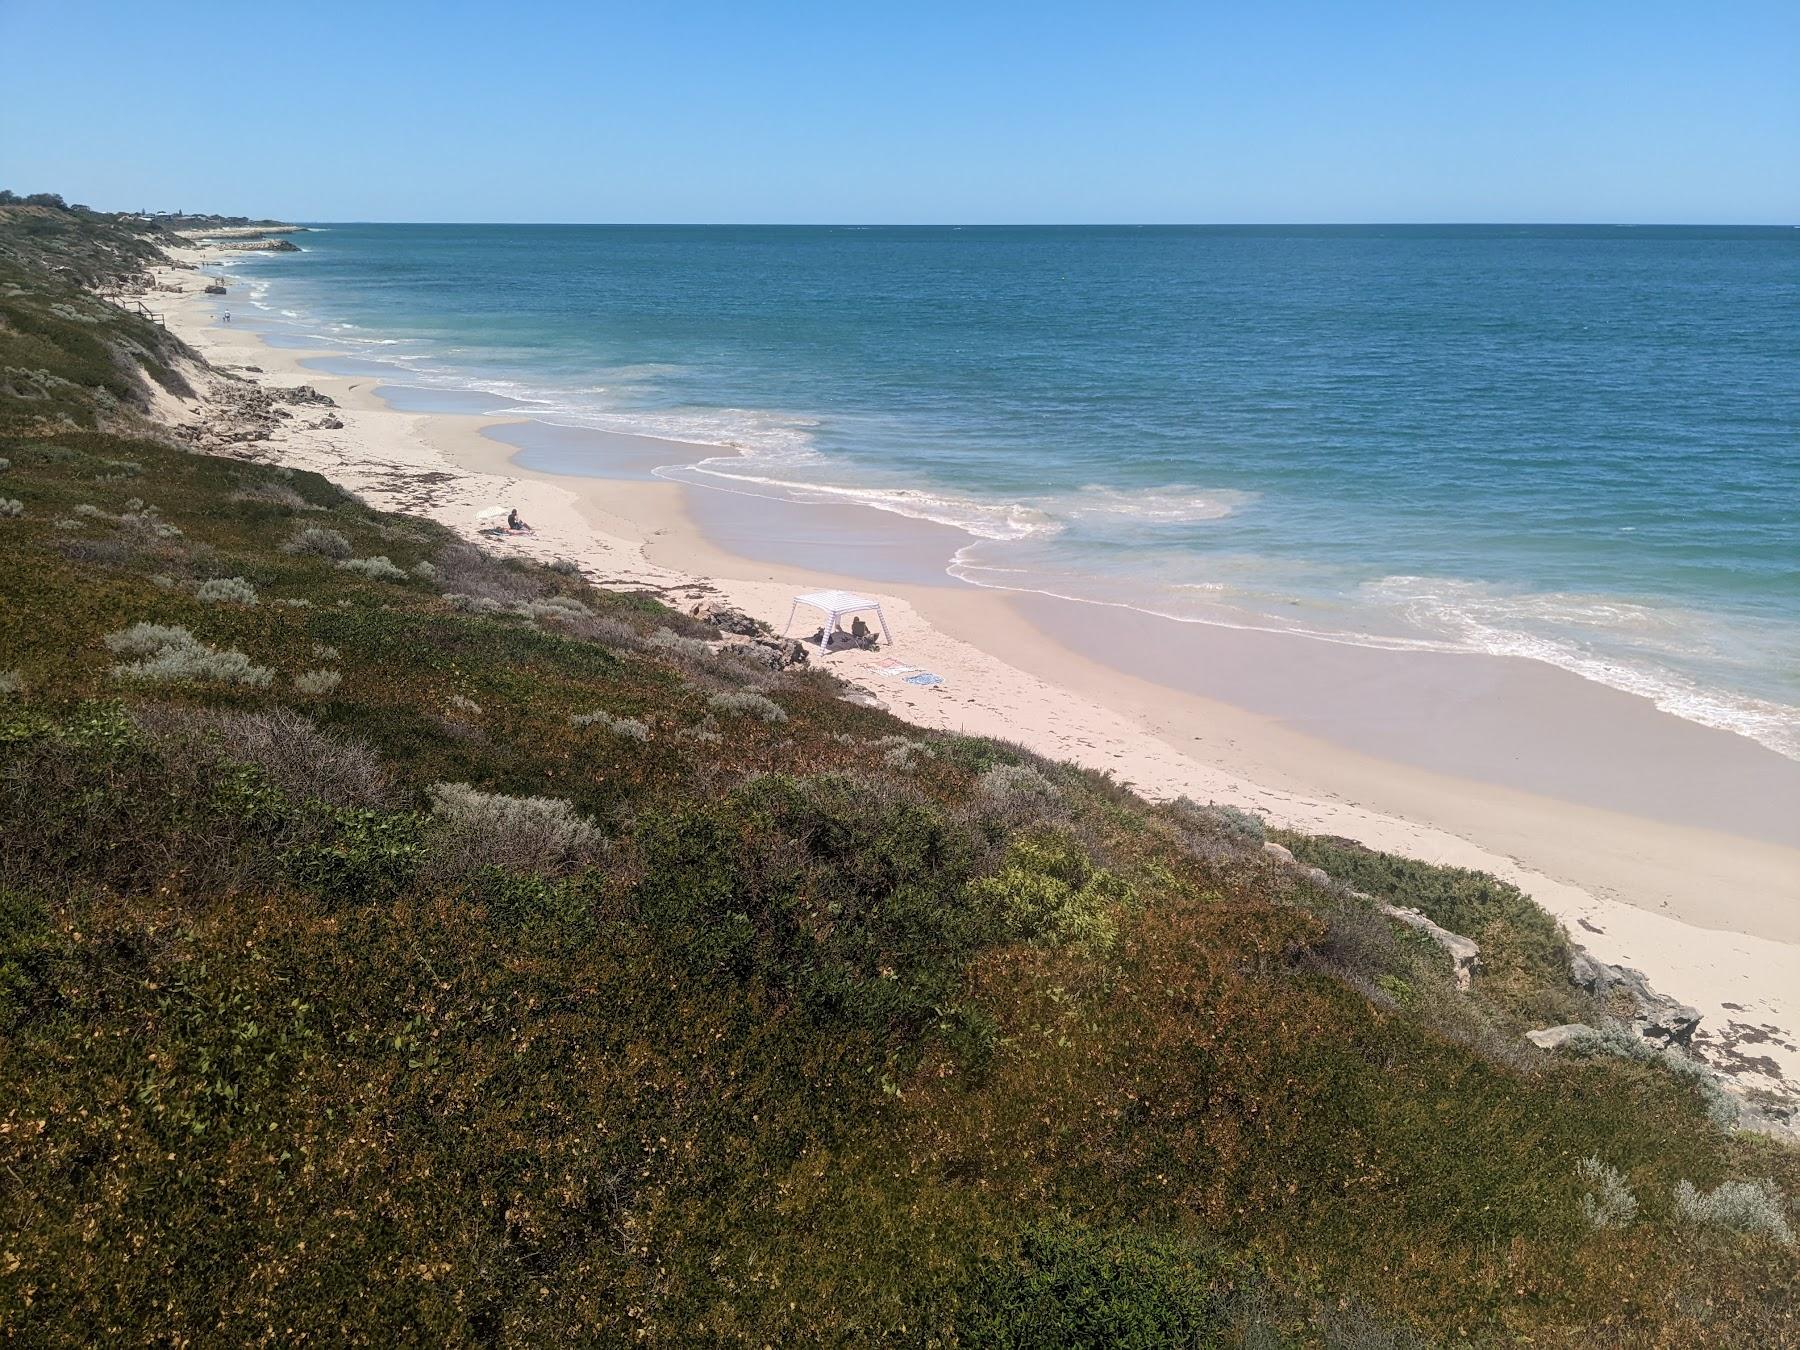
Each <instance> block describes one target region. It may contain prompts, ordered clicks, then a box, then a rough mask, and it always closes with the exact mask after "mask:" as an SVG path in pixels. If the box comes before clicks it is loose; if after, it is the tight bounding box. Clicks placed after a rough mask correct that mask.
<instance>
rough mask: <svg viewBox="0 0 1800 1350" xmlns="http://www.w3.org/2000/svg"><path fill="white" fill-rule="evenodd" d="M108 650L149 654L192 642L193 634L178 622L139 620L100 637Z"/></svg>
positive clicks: (122, 654)
mask: <svg viewBox="0 0 1800 1350" xmlns="http://www.w3.org/2000/svg"><path fill="white" fill-rule="evenodd" d="M100 640H101V641H102V642H104V643H105V644H106V648H107V650H108V651H113V652H117V653H119V654H120V655H121V656H149V655H151V654H153V653H155V652H159V651H161V650H162V649H163V648H165V647H175V646H180V645H183V644H188V643H192V642H193V641H194V635H193V634H192V633H190V632H189V631H188V630H187V629H185V628H183V627H181V625H179V624H165V623H145V622H144V621H142V620H139V621H138V622H137V623H134V624H132V625H131V627H129V628H121V629H120V630H119V631H118V632H116V633H108V634H107V635H106V636H105V637H103V638H101V639H100Z"/></svg>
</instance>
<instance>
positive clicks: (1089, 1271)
mask: <svg viewBox="0 0 1800 1350" xmlns="http://www.w3.org/2000/svg"><path fill="white" fill-rule="evenodd" d="M1218 1269H1219V1268H1218V1265H1217V1263H1216V1262H1215V1261H1214V1260H1213V1259H1212V1258H1211V1257H1210V1256H1209V1255H1208V1254H1207V1253H1206V1252H1205V1250H1204V1249H1202V1248H1199V1247H1196V1246H1194V1245H1193V1244H1191V1243H1188V1242H1184V1241H1181V1240H1178V1239H1174V1238H1164V1237H1158V1236H1156V1235H1154V1234H1152V1233H1146V1232H1144V1231H1141V1230H1138V1229H1115V1230H1111V1231H1105V1230H1095V1229H1092V1228H1088V1227H1086V1226H1084V1225H1081V1224H1077V1223H1074V1222H1070V1221H1068V1220H1060V1221H1057V1220H1053V1221H1050V1222H1046V1223H1042V1224H1036V1225H1033V1226H1032V1227H1030V1228H1028V1229H1026V1230H1025V1232H1024V1233H1022V1234H1021V1235H1020V1237H1019V1241H1018V1245H1017V1247H1016V1248H1015V1249H1014V1250H1013V1251H1011V1252H1009V1253H1007V1254H1006V1255H1004V1256H1001V1257H998V1258H994V1259H990V1260H988V1261H986V1262H984V1263H983V1264H982V1266H981V1267H980V1268H979V1269H978V1271H977V1273H976V1275H975V1277H974V1279H973V1280H972V1281H971V1282H970V1284H969V1286H968V1287H967V1288H966V1289H964V1290H963V1291H962V1292H961V1295H960V1297H959V1299H958V1304H959V1306H958V1309H957V1312H956V1339H957V1343H958V1344H960V1345H965V1346H970V1347H980V1348H981V1350H990V1348H991V1350H1012V1348H1013V1347H1016V1348H1017V1350H1037V1348H1038V1347H1042V1346H1094V1347H1099V1346H1107V1347H1119V1348H1120V1350H1162V1347H1167V1346H1204V1345H1216V1344H1220V1343H1221V1335H1222V1333H1223V1332H1224V1331H1225V1329H1226V1326H1227V1319H1226V1316H1225V1313H1224V1310H1223V1308H1222V1307H1221V1303H1220V1300H1219V1299H1218V1298H1217V1297H1216V1295H1215V1293H1214V1285H1215V1283H1216V1281H1217V1279H1218Z"/></svg>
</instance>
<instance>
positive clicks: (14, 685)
mask: <svg viewBox="0 0 1800 1350" xmlns="http://www.w3.org/2000/svg"><path fill="white" fill-rule="evenodd" d="M24 692H25V677H24V676H23V675H21V674H19V672H18V671H16V670H0V698H17V697H18V696H19V695H20V694H22V693H24Z"/></svg>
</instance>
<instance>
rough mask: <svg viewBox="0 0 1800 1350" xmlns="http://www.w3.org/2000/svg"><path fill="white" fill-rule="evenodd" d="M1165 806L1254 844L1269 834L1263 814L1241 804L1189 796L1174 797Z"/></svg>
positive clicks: (1194, 821) (1206, 827)
mask: <svg viewBox="0 0 1800 1350" xmlns="http://www.w3.org/2000/svg"><path fill="white" fill-rule="evenodd" d="M1169 809H1170V810H1171V811H1172V812H1174V813H1175V815H1176V817H1177V818H1179V819H1181V820H1183V821H1186V822H1188V823H1190V824H1193V825H1197V826H1199V827H1200V828H1201V829H1203V830H1206V831H1208V832H1209V833H1214V834H1225V835H1230V836H1234V837H1237V838H1241V839H1243V840H1244V841H1245V842H1247V843H1257V844H1260V843H1262V842H1263V841H1264V840H1265V839H1267V838H1268V837H1269V827H1268V824H1267V823H1266V822H1265V821H1264V820H1263V818H1262V817H1261V816H1259V815H1256V814H1254V813H1253V812H1250V811H1246V810H1244V809H1243V808H1242V807H1237V806H1230V805H1226V804H1224V803H1221V802H1208V803H1207V804H1206V805H1204V806H1202V805H1201V804H1200V803H1199V802H1197V801H1195V800H1194V799H1193V798H1192V797H1177V798H1176V799H1175V800H1174V801H1172V802H1170V803H1169Z"/></svg>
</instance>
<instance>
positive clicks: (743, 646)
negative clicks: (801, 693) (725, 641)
mask: <svg viewBox="0 0 1800 1350" xmlns="http://www.w3.org/2000/svg"><path fill="white" fill-rule="evenodd" d="M732 650H734V651H736V652H738V653H739V654H740V655H742V656H744V657H746V658H748V659H750V660H753V661H755V662H757V663H758V664H759V665H766V666H768V667H769V669H770V670H791V669H793V668H794V667H796V666H803V665H805V664H806V663H807V655H806V648H805V646H804V645H802V644H801V643H799V642H796V641H795V640H794V639H793V638H777V637H753V638H751V639H750V640H749V641H747V642H739V643H733V644H732Z"/></svg>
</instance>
